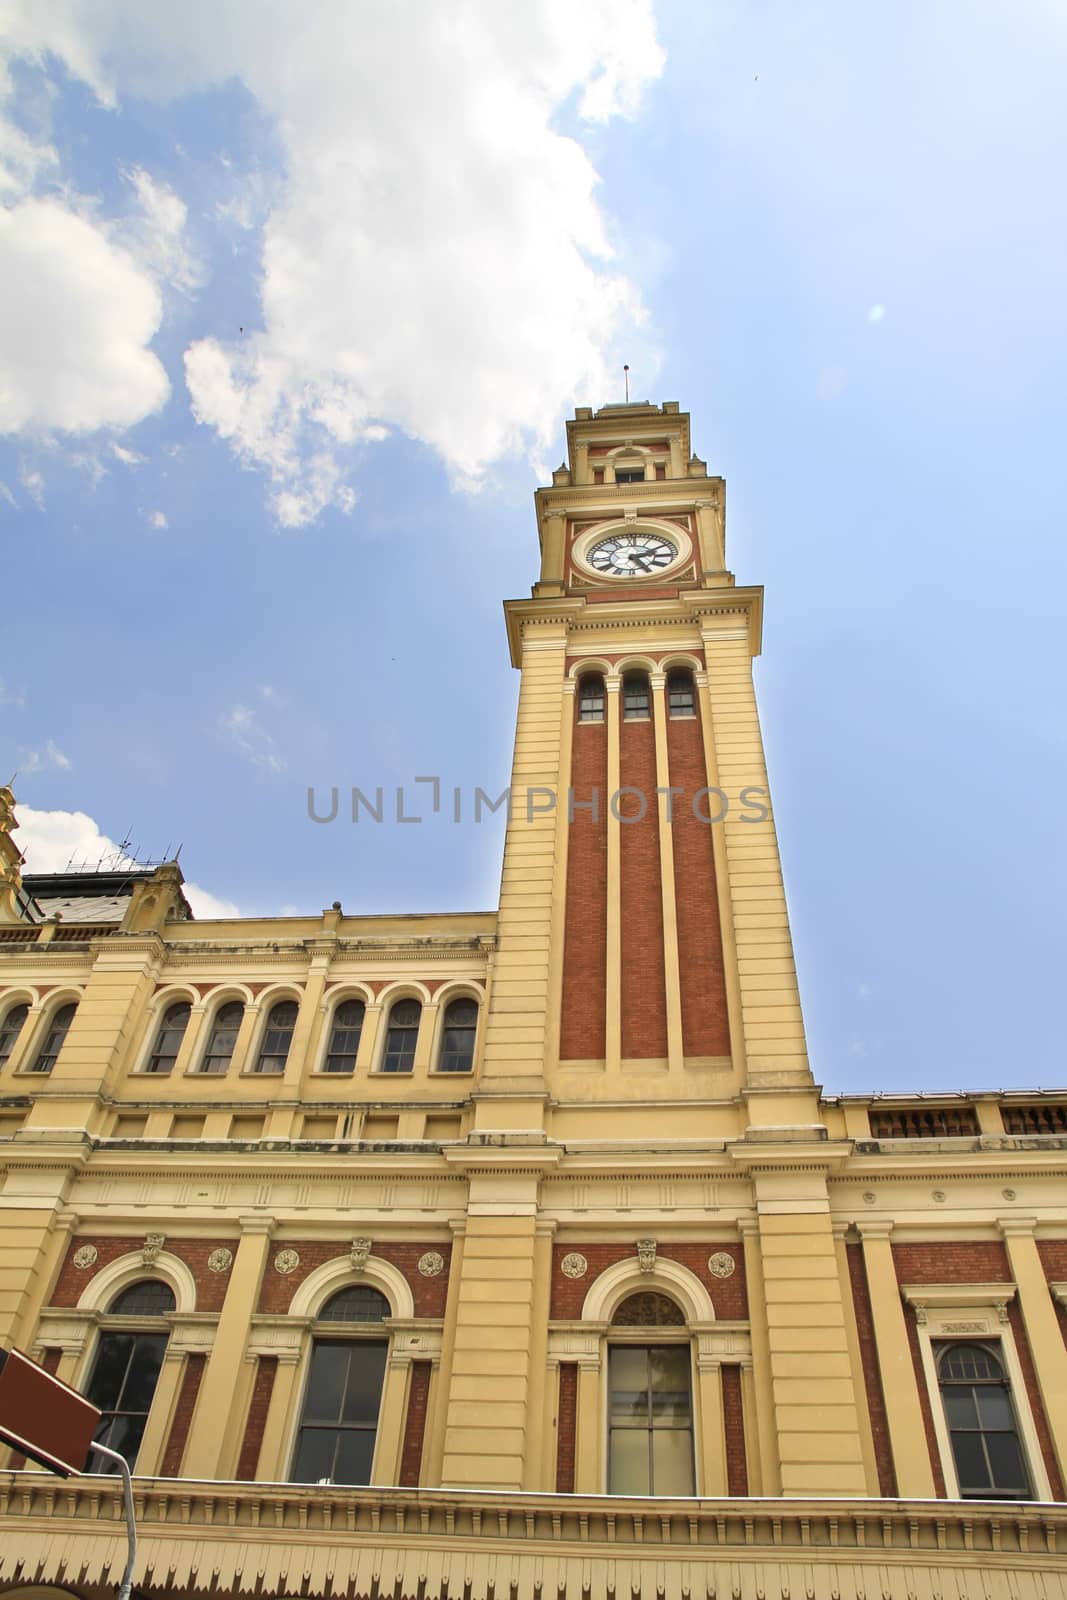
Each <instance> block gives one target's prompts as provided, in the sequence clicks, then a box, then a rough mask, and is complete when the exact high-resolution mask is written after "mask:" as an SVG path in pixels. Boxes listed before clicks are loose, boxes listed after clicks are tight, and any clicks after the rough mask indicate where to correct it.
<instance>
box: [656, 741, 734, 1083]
mask: <svg viewBox="0 0 1067 1600" xmlns="http://www.w3.org/2000/svg"><path fill="white" fill-rule="evenodd" d="M700 726H701V725H700V719H699V717H696V718H691V717H668V719H667V756H668V764H669V770H670V782H671V787H672V788H674V787H675V786H678V787H680V788H682V789H684V791H685V792H684V794H680V795H675V797H674V804H673V808H672V818H673V820H672V823H671V840H672V843H673V846H674V897H675V920H676V923H677V927H678V951H679V963H680V967H681V988H682V1051H683V1054H685V1055H687V1056H727V1055H729V1054H730V1026H729V1021H728V1017H727V1011H726V971H725V965H724V962H723V953H722V928H721V926H720V923H719V900H718V888H717V886H716V882H715V856H714V850H713V840H712V826H711V825H709V824H708V823H707V822H701V821H699V820H698V818H697V817H696V816H694V814H693V796H694V795H695V794H697V792H698V791H699V790H700V789H702V788H704V786H705V785H706V783H707V777H706V771H707V769H706V766H705V762H704V742H703V738H702V735H701V731H700ZM720 804H721V802H719V801H718V800H717V798H716V796H715V795H708V796H705V797H704V799H703V800H702V801H701V803H700V806H699V809H700V813H701V815H702V816H708V815H711V816H715V815H716V812H717V810H718V808H719V805H720Z"/></svg>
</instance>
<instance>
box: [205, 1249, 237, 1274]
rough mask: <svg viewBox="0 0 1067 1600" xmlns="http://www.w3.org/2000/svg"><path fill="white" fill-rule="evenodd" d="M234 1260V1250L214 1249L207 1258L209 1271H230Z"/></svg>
mask: <svg viewBox="0 0 1067 1600" xmlns="http://www.w3.org/2000/svg"><path fill="white" fill-rule="evenodd" d="M232 1262H233V1251H232V1250H212V1252H211V1254H210V1255H209V1256H208V1258H207V1269H208V1271H209V1272H228V1271H229V1269H230V1266H231V1264H232Z"/></svg>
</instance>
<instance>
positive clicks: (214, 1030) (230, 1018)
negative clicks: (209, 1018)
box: [200, 1000, 245, 1073]
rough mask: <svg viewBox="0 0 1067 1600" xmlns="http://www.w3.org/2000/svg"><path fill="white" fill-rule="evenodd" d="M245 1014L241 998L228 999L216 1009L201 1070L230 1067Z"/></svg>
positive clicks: (217, 1069) (220, 1069) (219, 1070)
mask: <svg viewBox="0 0 1067 1600" xmlns="http://www.w3.org/2000/svg"><path fill="white" fill-rule="evenodd" d="M244 1014H245V1008H244V1006H243V1005H242V1004H241V1002H240V1000H228V1001H227V1002H226V1004H225V1005H224V1006H220V1007H219V1009H218V1011H216V1013H215V1020H214V1022H213V1023H212V1024H211V1033H210V1035H209V1037H208V1041H207V1049H206V1050H205V1051H204V1059H203V1061H202V1062H201V1064H200V1070H201V1072H216V1073H217V1072H225V1071H226V1070H227V1069H228V1067H229V1065H230V1062H231V1061H232V1060H233V1052H234V1050H235V1049H236V1047H237V1034H238V1031H239V1030H240V1027H241V1018H242V1017H243V1016H244Z"/></svg>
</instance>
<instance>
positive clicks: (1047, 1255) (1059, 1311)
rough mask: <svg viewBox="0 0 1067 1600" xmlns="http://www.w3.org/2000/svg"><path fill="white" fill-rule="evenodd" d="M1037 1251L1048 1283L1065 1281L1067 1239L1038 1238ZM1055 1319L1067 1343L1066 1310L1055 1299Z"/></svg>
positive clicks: (1066, 1278) (1066, 1274) (1066, 1271)
mask: <svg viewBox="0 0 1067 1600" xmlns="http://www.w3.org/2000/svg"><path fill="white" fill-rule="evenodd" d="M1037 1253H1038V1255H1039V1256H1040V1258H1041V1265H1042V1266H1043V1267H1044V1269H1045V1277H1046V1278H1047V1280H1048V1282H1049V1283H1067V1239H1039V1240H1038V1244H1037ZM1054 1303H1055V1306H1056V1320H1057V1322H1058V1323H1059V1325H1060V1332H1061V1334H1062V1335H1063V1342H1064V1344H1067V1310H1064V1308H1063V1306H1061V1305H1060V1303H1059V1301H1058V1300H1057V1301H1055V1302H1054Z"/></svg>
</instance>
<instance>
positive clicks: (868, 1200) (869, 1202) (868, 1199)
mask: <svg viewBox="0 0 1067 1600" xmlns="http://www.w3.org/2000/svg"><path fill="white" fill-rule="evenodd" d="M877 1198H878V1196H877V1195H876V1194H875V1192H874V1190H873V1189H868V1190H867V1192H866V1194H865V1195H864V1196H863V1203H864V1205H865V1206H873V1205H874V1202H875V1201H876V1200H877Z"/></svg>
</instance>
